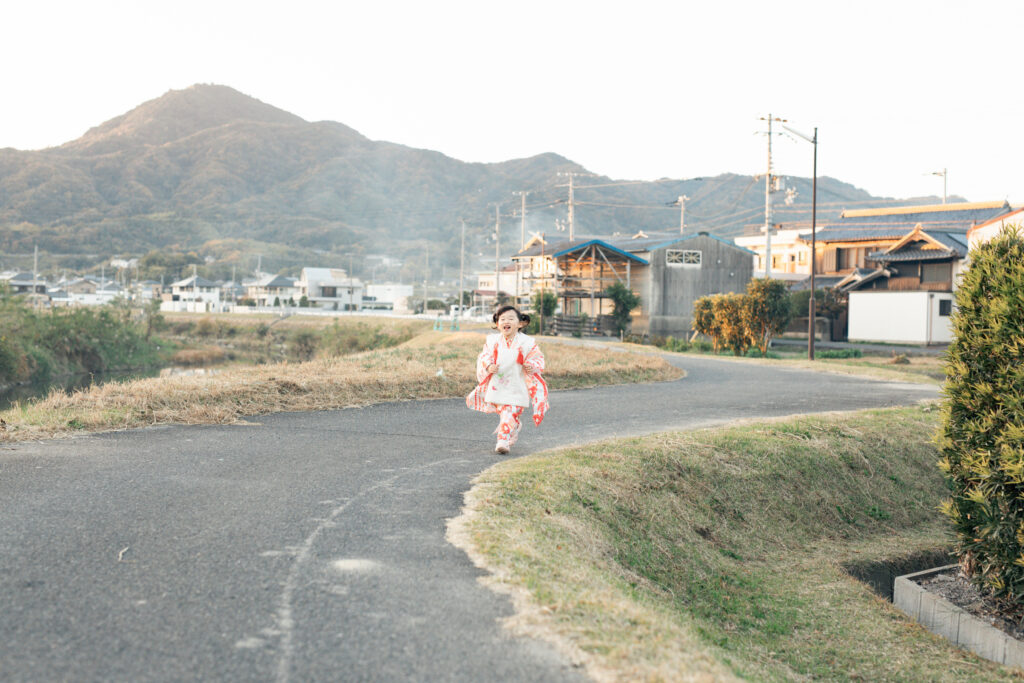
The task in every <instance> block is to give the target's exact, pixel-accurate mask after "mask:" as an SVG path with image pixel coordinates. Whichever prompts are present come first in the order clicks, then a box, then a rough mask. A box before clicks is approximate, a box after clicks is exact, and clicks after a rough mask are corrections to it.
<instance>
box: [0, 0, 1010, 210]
mask: <svg viewBox="0 0 1024 683" xmlns="http://www.w3.org/2000/svg"><path fill="white" fill-rule="evenodd" d="M10 5H11V6H9V7H6V8H5V10H4V25H5V29H6V30H5V31H4V38H3V40H2V41H0V56H2V58H3V64H4V78H3V98H2V106H0V147H15V148H18V149H39V148H43V147H48V146H53V145H58V144H61V143H63V142H66V141H68V140H72V139H74V138H77V137H78V136H80V135H82V134H83V133H84V132H85V131H86V130H88V129H89V128H91V127H92V126H95V125H98V124H100V123H102V122H103V121H105V120H107V119H110V118H112V117H114V116H117V115H119V114H122V113H124V112H126V111H128V110H129V109H131V108H133V107H135V106H137V105H139V104H141V103H142V102H144V101H146V100H149V99H153V98H155V97H159V96H160V95H162V94H164V93H165V92H167V91H168V90H171V89H180V88H185V87H188V86H189V85H192V84H194V83H217V84H221V85H228V86H231V87H233V88H235V89H237V90H240V91H241V92H243V93H246V94H248V95H251V96H253V97H256V98H258V99H260V100H262V101H264V102H266V103H268V104H271V105H274V106H276V107H279V108H281V109H284V110H286V111H289V112H292V113H294V114H297V115H298V116H301V117H302V118H304V119H307V120H309V121H318V120H331V121H339V122H341V123H344V124H346V125H349V126H351V127H353V128H355V129H356V130H358V131H360V132H361V133H363V134H364V135H366V136H368V137H370V138H372V139H375V140H388V141H391V142H397V143H401V144H404V145H409V146H412V147H422V148H427V149H433V150H438V151H440V152H443V153H445V154H447V155H449V156H452V157H455V158H457V159H462V160H464V161H484V162H493V161H503V160H507V159H513V158H520V157H527V156H531V155H534V154H538V153H542V152H549V151H550V152H557V153H559V154H561V155H563V156H566V157H568V158H570V159H572V160H573V161H576V162H578V163H580V164H582V165H584V166H585V167H587V168H588V169H589V170H591V171H593V172H595V173H600V174H602V175H607V176H611V177H613V178H617V179H645V180H646V179H655V178H660V177H672V178H691V177H696V176H709V175H715V174H718V173H723V172H734V173H741V174H755V173H763V172H764V170H765V166H766V157H767V150H766V145H765V138H764V136H763V135H756V133H757V132H758V131H759V130H763V129H764V128H763V123H762V122H761V121H759V120H758V119H759V117H763V116H767V115H768V114H769V113H771V114H772V115H773V116H778V117H784V118H786V119H788V120H789V122H790V125H792V126H793V127H794V128H797V129H798V130H802V131H804V132H806V133H808V134H810V133H811V131H812V130H813V128H814V127H815V126H817V127H818V128H819V139H820V144H819V152H818V172H819V175H828V176H832V177H835V178H839V179H840V180H843V181H846V182H849V183H852V184H854V185H856V186H858V187H861V188H863V189H865V190H867V191H869V192H871V193H872V194H875V195H880V196H896V197H906V196H915V195H925V194H933V195H941V193H942V178H941V177H938V176H933V175H930V173H931V172H933V171H941V170H942V169H943V168H947V169H948V183H949V193H950V194H951V195H953V194H958V195H962V196H964V197H966V198H967V199H969V200H971V201H988V200H1000V199H1010V200H1011V201H1014V200H1016V201H1018V202H1021V201H1024V131H1022V130H1021V126H1022V125H1024V89H1022V86H1024V79H1022V78H1021V64H1022V63H1024V47H1022V44H1021V35H1022V31H1021V27H1022V20H1024V2H1021V1H1020V0H1004V1H998V2H997V1H986V0H980V1H979V0H974V1H972V2H964V1H962V0H961V1H959V2H946V1H941V0H938V1H937V0H929V1H927V2H918V1H907V2H903V1H900V0H888V1H885V2H876V1H865V0H861V1H858V2H842V3H840V2H822V1H818V2H805V1H802V0H801V1H796V2H776V3H770V2H726V1H721V0H720V1H717V2H715V1H707V0H705V1H703V2H683V1H672V2H670V1H662V2H651V1H645V0H620V1H619V2H601V1H595V0H590V1H580V2H577V1H566V2H559V1H558V0H547V1H543V2H535V1H533V0H519V1H517V2H487V1H485V0H472V1H468V2H449V1H447V0H432V1H430V2H424V1H422V0H419V1H416V2H402V1H396V0H360V1H359V2H345V1H334V2H313V1H309V0H291V1H289V2H283V1H281V0H278V1H277V2H263V1H261V0H246V1H245V2H235V1H234V0H231V1H218V0H205V1H204V2H194V1H193V0H178V1H176V2H163V3H158V2H138V1H132V2H126V1H117V0H90V1H89V2H81V0H75V1H73V2H54V1H48V0H37V1H35V2H21V3H10ZM774 151H775V166H776V170H777V172H778V173H780V174H791V175H802V176H810V175H811V160H812V150H811V145H810V144H808V143H806V142H803V141H800V142H796V141H794V140H792V139H788V138H776V139H775V143H774ZM802 199H807V198H802Z"/></svg>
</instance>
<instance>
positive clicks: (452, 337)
mask: <svg viewBox="0 0 1024 683" xmlns="http://www.w3.org/2000/svg"><path fill="white" fill-rule="evenodd" d="M481 345H482V337H481V336H480V335H478V334H473V333H465V332H463V333H444V332H427V333H425V334H423V335H420V336H418V337H416V338H414V339H412V340H410V341H408V342H406V343H404V344H402V345H400V346H397V347H394V348H388V349H383V350H375V351H365V352H362V353H357V354H353V355H347V356H332V357H327V358H318V359H316V360H312V361H309V362H305V363H279V364H274V365H257V366H244V367H235V368H228V369H226V370H224V371H223V372H221V373H219V374H216V375H212V376H198V377H191V376H186V377H173V378H153V379H141V380H134V381H129V382H124V383H110V384H104V385H100V386H93V387H90V388H88V389H83V390H81V391H75V392H72V393H65V392H62V391H54V392H52V393H51V394H50V395H49V396H47V397H46V398H44V399H41V400H39V401H36V402H32V403H28V404H25V405H20V406H17V407H15V408H13V409H11V410H7V411H3V412H0V419H2V420H3V421H4V422H6V428H5V429H0V440H3V439H6V440H19V439H32V438H43V437H48V436H54V435H60V434H67V433H69V432H74V431H77V430H109V429H120V428H129V427H141V426H146V425H154V424H168V423H187V424H202V423H229V422H234V421H237V420H239V419H241V418H242V417H245V416H248V415H258V414H265V413H270V412H281V411H290V410H325V409H332V408H342V407H348V406H359V405H367V404H371V403H379V402H381V401H396V400H406V399H425V398H453V397H459V396H464V395H466V394H468V393H469V392H470V390H472V388H473V386H474V385H475V384H476V376H475V367H476V356H477V354H478V353H479V352H480V347H481ZM543 349H544V352H545V355H546V356H547V361H548V368H549V370H548V372H546V373H545V377H546V379H547V382H548V386H549V387H550V388H551V389H556V390H557V389H568V388H580V387H588V386H596V385H599V384H619V383H627V382H647V381H658V380H666V379H675V378H678V377H680V376H682V374H683V373H682V371H681V370H678V369H677V368H673V367H671V366H670V365H668V364H667V363H666V362H665V361H664V360H663V359H660V358H654V357H651V356H648V355H643V354H627V353H607V352H605V351H601V350H594V349H579V348H574V347H566V346H561V345H558V344H548V345H545V346H543Z"/></svg>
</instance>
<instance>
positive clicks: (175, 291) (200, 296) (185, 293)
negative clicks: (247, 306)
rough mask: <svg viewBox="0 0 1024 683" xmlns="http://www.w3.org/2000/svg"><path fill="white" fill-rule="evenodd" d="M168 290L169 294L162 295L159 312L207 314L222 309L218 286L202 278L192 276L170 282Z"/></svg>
mask: <svg viewBox="0 0 1024 683" xmlns="http://www.w3.org/2000/svg"><path fill="white" fill-rule="evenodd" d="M170 289H171V291H170V292H165V293H164V294H163V295H162V298H163V301H162V303H161V304H160V310H161V311H168V312H170V311H190V312H192V313H207V312H213V311H220V310H222V309H223V308H224V307H223V306H222V305H221V298H220V285H218V284H217V283H216V282H211V281H210V280H207V279H206V278H204V277H200V276H198V275H193V276H191V277H188V278H185V279H184V280H178V281H177V282H172V283H171V287H170Z"/></svg>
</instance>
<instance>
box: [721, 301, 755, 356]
mask: <svg viewBox="0 0 1024 683" xmlns="http://www.w3.org/2000/svg"><path fill="white" fill-rule="evenodd" d="M745 303H746V297H745V296H744V295H742V294H739V293H737V292H729V293H728V294H716V295H715V296H714V297H712V300H711V311H712V312H713V313H714V316H715V322H716V324H717V326H718V329H719V330H720V336H721V340H722V344H723V345H724V346H725V348H727V349H731V350H732V352H733V353H734V354H736V355H737V356H742V355H743V354H745V353H746V352H747V349H748V348H750V329H749V328H748V327H747V325H746V324H745V323H744V320H743V309H744V308H745Z"/></svg>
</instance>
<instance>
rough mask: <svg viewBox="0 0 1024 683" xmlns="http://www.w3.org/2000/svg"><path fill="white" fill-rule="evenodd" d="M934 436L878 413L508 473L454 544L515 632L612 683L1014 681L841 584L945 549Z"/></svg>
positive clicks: (513, 464) (562, 456) (931, 422)
mask: <svg viewBox="0 0 1024 683" xmlns="http://www.w3.org/2000/svg"><path fill="white" fill-rule="evenodd" d="M937 425H938V420H937V411H936V410H935V408H934V407H929V406H925V407H917V408H902V409H890V410H876V411H866V412H860V413H854V414H850V415H846V416H836V415H831V416H808V417H803V418H799V419H789V420H785V421H771V422H764V423H759V424H753V425H744V426H738V427H729V428H719V429H713V430H702V431H693V432H681V433H666V434H659V435H654V436H649V437H644V438H634V439H624V440H617V441H610V442H602V443H599V444H594V445H590V446H586V447H582V448H573V449H563V450H558V451H553V452H549V453H544V454H539V455H535V456H530V457H527V458H522V459H517V460H511V461H507V462H504V463H501V464H500V465H498V466H496V467H494V468H492V469H490V470H488V471H487V472H485V473H484V474H483V475H481V476H480V478H479V479H478V482H477V484H478V485H477V486H476V487H475V488H474V489H473V491H472V492H471V493H470V494H469V496H467V501H468V508H469V512H468V514H467V515H466V516H464V517H462V518H460V520H458V521H456V522H455V523H454V524H453V536H454V537H455V539H456V540H457V541H458V542H460V543H462V544H463V545H468V547H469V550H470V552H471V553H472V554H473V555H474V556H475V557H476V558H477V559H478V561H480V562H481V563H482V564H484V565H485V566H487V567H488V568H490V569H491V570H492V571H493V572H495V575H496V576H497V577H500V580H501V582H503V583H505V584H506V585H509V586H511V587H512V588H513V591H514V592H515V591H518V592H519V593H521V595H522V596H525V600H524V601H521V604H522V605H525V606H526V607H524V608H523V609H522V610H521V615H520V616H519V617H518V623H519V624H520V626H521V627H522V628H523V629H525V630H527V631H531V630H532V631H535V632H536V631H539V632H542V633H548V634H554V636H553V637H554V638H555V639H556V640H560V641H561V642H562V643H563V644H564V643H569V644H571V647H570V649H574V650H575V651H576V652H577V653H578V654H579V656H580V658H581V659H583V660H584V661H585V662H586V663H587V665H588V668H590V670H591V671H592V672H595V673H600V672H606V673H607V672H611V677H612V678H618V679H630V680H633V679H641V680H647V679H651V680H680V679H693V678H699V677H701V676H707V677H710V678H713V679H720V678H726V679H727V678H733V677H737V678H742V679H752V680H794V679H812V678H814V679H817V678H823V679H827V680H871V681H875V680H906V681H917V680H936V681H938V680H944V681H966V680H977V681H982V680H985V681H992V680H1010V679H1013V678H1015V677H1014V676H1013V675H1012V674H1011V673H1010V672H1009V670H1007V669H1002V668H1000V667H999V666H997V665H995V664H991V663H989V662H985V661H983V660H981V659H979V658H977V657H974V656H973V655H970V654H967V653H965V652H964V651H962V650H959V649H957V648H955V647H953V646H952V645H949V644H948V643H947V642H946V641H944V640H942V639H941V638H938V637H937V636H934V635H932V634H930V633H928V632H927V631H925V630H924V629H922V628H920V627H919V626H917V625H915V624H913V623H912V622H911V621H910V620H909V619H907V618H906V617H905V616H903V615H902V614H901V613H900V612H898V611H897V610H896V609H895V608H893V607H892V605H891V604H889V603H888V602H885V601H884V600H883V599H881V598H879V597H877V596H875V595H874V594H873V593H872V592H871V590H870V589H869V588H868V587H867V586H865V585H864V584H862V583H860V582H858V581H856V580H855V579H853V578H851V577H850V576H849V575H848V574H847V573H846V572H844V571H843V569H842V567H843V566H844V565H845V564H850V563H855V562H870V561H880V562H881V561H890V560H896V559H899V558H903V557H906V556H907V555H910V554H913V553H924V552H929V551H937V550H940V549H944V548H947V547H949V546H950V545H951V543H952V537H951V533H950V530H949V528H948V525H947V523H946V522H945V521H944V519H943V518H942V517H941V515H940V513H939V511H938V506H939V504H940V502H941V501H942V500H943V499H944V498H945V497H946V496H947V489H946V485H945V482H944V480H943V478H942V476H941V473H940V472H939V470H938V468H937V467H936V461H937V459H938V454H937V452H936V449H935V447H934V445H933V444H932V436H933V434H934V433H935V430H936V427H937ZM460 539H461V540H460Z"/></svg>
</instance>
